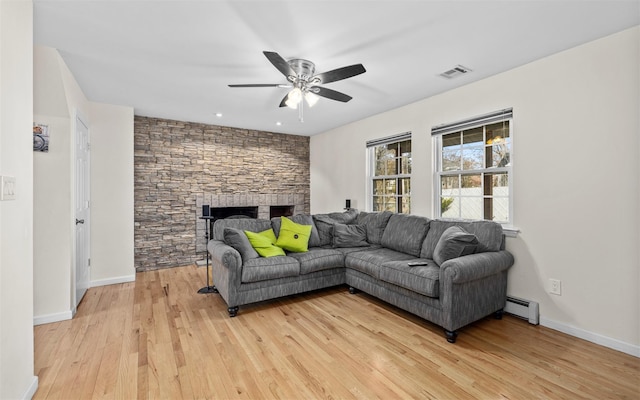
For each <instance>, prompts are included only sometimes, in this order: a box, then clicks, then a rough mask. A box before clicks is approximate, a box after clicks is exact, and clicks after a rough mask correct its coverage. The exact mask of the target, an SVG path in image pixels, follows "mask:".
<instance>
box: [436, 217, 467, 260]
mask: <svg viewBox="0 0 640 400" xmlns="http://www.w3.org/2000/svg"><path fill="white" fill-rule="evenodd" d="M477 249H478V238H477V237H476V235H474V234H473V233H469V232H467V231H465V230H464V229H462V228H460V227H459V226H452V227H450V228H447V230H445V231H444V232H443V233H442V236H440V240H438V244H436V248H435V250H434V251H433V261H435V262H436V263H437V264H438V265H442V263H444V262H445V261H447V260H450V259H452V258H457V257H462V256H466V255H469V254H473V253H475V252H476V250H477Z"/></svg>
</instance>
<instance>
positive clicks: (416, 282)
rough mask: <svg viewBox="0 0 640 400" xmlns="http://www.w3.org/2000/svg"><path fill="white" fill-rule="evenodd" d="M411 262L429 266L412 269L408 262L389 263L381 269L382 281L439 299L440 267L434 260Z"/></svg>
mask: <svg viewBox="0 0 640 400" xmlns="http://www.w3.org/2000/svg"><path fill="white" fill-rule="evenodd" d="M410 261H423V262H426V263H427V265H420V266H416V267H410V266H409V265H407V261H388V262H386V263H384V264H382V267H381V268H380V280H381V281H385V282H388V283H391V284H394V285H397V286H400V287H403V288H405V289H409V290H411V291H413V292H416V293H419V294H422V295H425V296H429V297H436V298H437V297H438V296H439V295H440V267H438V265H437V264H436V263H435V261H433V260H427V259H413V260H410Z"/></svg>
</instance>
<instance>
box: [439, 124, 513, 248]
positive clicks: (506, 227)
mask: <svg viewBox="0 0 640 400" xmlns="http://www.w3.org/2000/svg"><path fill="white" fill-rule="evenodd" d="M472 119H477V120H478V123H477V124H472V125H468V126H465V127H464V128H463V129H462V130H466V129H471V128H472V127H477V126H484V125H487V124H490V123H493V122H494V121H483V120H482V117H475V118H470V119H469V120H472ZM467 121H468V120H467ZM504 121H509V126H510V131H511V135H510V138H511V148H510V149H509V152H510V154H511V165H510V166H509V167H494V168H483V169H477V170H472V171H473V172H471V171H470V173H487V172H505V171H507V172H508V173H509V222H503V223H501V225H502V229H503V232H504V234H505V236H507V237H517V236H518V233H519V232H520V229H518V228H517V227H515V224H514V213H513V203H514V201H513V187H514V182H515V179H514V163H513V160H514V159H516V157H515V156H514V148H515V145H514V143H515V139H514V135H513V132H514V131H515V128H514V118H513V116H511V117H510V118H505V119H504ZM435 128H437V127H434V129H435ZM455 131H456V130H453V131H451V132H446V133H452V132H455ZM446 133H445V134H446ZM442 136H443V134H433V129H432V137H433V142H434V143H435V145H434V146H433V155H434V156H433V162H432V168H433V169H432V170H433V177H432V179H431V181H432V184H433V215H434V216H435V217H436V218H442V209H441V202H440V197H441V195H442V192H441V191H442V188H441V187H440V177H441V176H446V175H460V171H457V172H456V173H453V172H451V173H448V172H443V171H441V169H442V165H441V163H442V152H441V148H442Z"/></svg>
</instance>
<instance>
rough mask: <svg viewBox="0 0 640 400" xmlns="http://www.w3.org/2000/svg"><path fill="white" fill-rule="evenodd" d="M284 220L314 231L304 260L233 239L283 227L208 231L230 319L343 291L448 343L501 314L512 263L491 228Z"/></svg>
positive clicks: (250, 223) (392, 220) (495, 227)
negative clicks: (312, 294)
mask: <svg viewBox="0 0 640 400" xmlns="http://www.w3.org/2000/svg"><path fill="white" fill-rule="evenodd" d="M290 219H291V220H293V221H294V222H297V223H299V224H304V225H312V231H311V237H310V239H309V251H307V252H301V253H290V252H287V254H286V256H277V257H268V258H264V257H259V256H258V255H257V253H255V252H253V250H252V249H247V248H245V247H243V244H242V243H238V238H241V236H242V235H239V234H238V232H240V233H242V231H244V230H249V231H253V232H261V231H264V230H267V229H269V228H273V229H274V231H275V233H276V235H277V234H278V232H279V227H280V219H276V218H274V219H272V220H271V221H270V220H261V219H248V218H241V219H233V218H232V219H221V220H217V221H216V222H215V223H214V225H213V230H212V233H211V238H212V240H210V241H209V243H208V245H207V248H208V251H209V253H210V255H211V259H212V262H211V265H212V275H213V282H214V284H215V286H216V288H217V290H218V291H219V293H220V295H221V296H222V298H223V299H224V300H225V302H226V303H227V305H228V311H229V315H230V316H231V317H234V316H236V315H237V313H238V309H239V306H241V305H245V304H250V303H255V302H259V301H263V300H268V299H273V298H277V297H282V296H287V295H291V294H296V293H303V292H307V291H310V290H315V289H321V288H326V287H331V286H336V285H341V284H347V285H349V291H350V292H351V293H355V292H356V291H357V290H361V291H363V292H366V293H368V294H370V295H372V296H375V297H377V298H379V299H382V300H384V301H386V302H388V303H391V304H393V305H395V306H397V307H399V308H402V309H404V310H406V311H409V312H411V313H413V314H416V315H418V316H420V317H422V318H424V319H426V320H428V321H431V322H433V323H435V324H437V325H439V326H441V327H443V328H444V330H445V335H446V338H447V340H448V341H449V342H451V343H454V342H455V340H456V337H457V330H458V329H459V328H461V327H463V326H465V325H467V324H470V323H472V322H474V321H476V320H479V319H481V318H484V317H486V316H488V315H491V314H495V316H496V317H497V318H500V317H501V315H502V309H503V307H504V305H505V301H506V289H507V271H508V269H509V268H510V267H511V266H512V265H513V262H514V259H513V256H512V255H511V254H510V253H509V252H508V251H506V250H504V235H503V232H502V227H501V226H500V225H499V224H497V223H494V222H491V221H469V222H466V221H451V220H437V219H436V220H431V219H427V218H425V217H420V216H414V215H405V214H396V213H391V212H380V213H370V212H358V211H357V210H348V211H347V212H343V213H331V214H317V215H313V216H310V215H296V216H293V217H290ZM245 245H246V244H245ZM415 263H417V264H420V265H417V266H412V265H413V264H415Z"/></svg>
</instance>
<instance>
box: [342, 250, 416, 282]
mask: <svg viewBox="0 0 640 400" xmlns="http://www.w3.org/2000/svg"><path fill="white" fill-rule="evenodd" d="M414 258H415V257H414V256H412V255H409V254H405V253H400V252H398V251H395V250H391V249H386V248H384V247H382V248H379V249H375V250H365V251H354V252H352V253H349V254H348V255H347V256H346V258H345V260H344V265H345V266H346V267H347V268H351V269H355V270H356V271H360V272H362V273H365V274H367V275H370V276H373V277H374V278H376V279H378V278H380V267H381V266H382V264H384V263H386V262H389V261H394V260H397V261H406V260H412V259H414Z"/></svg>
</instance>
